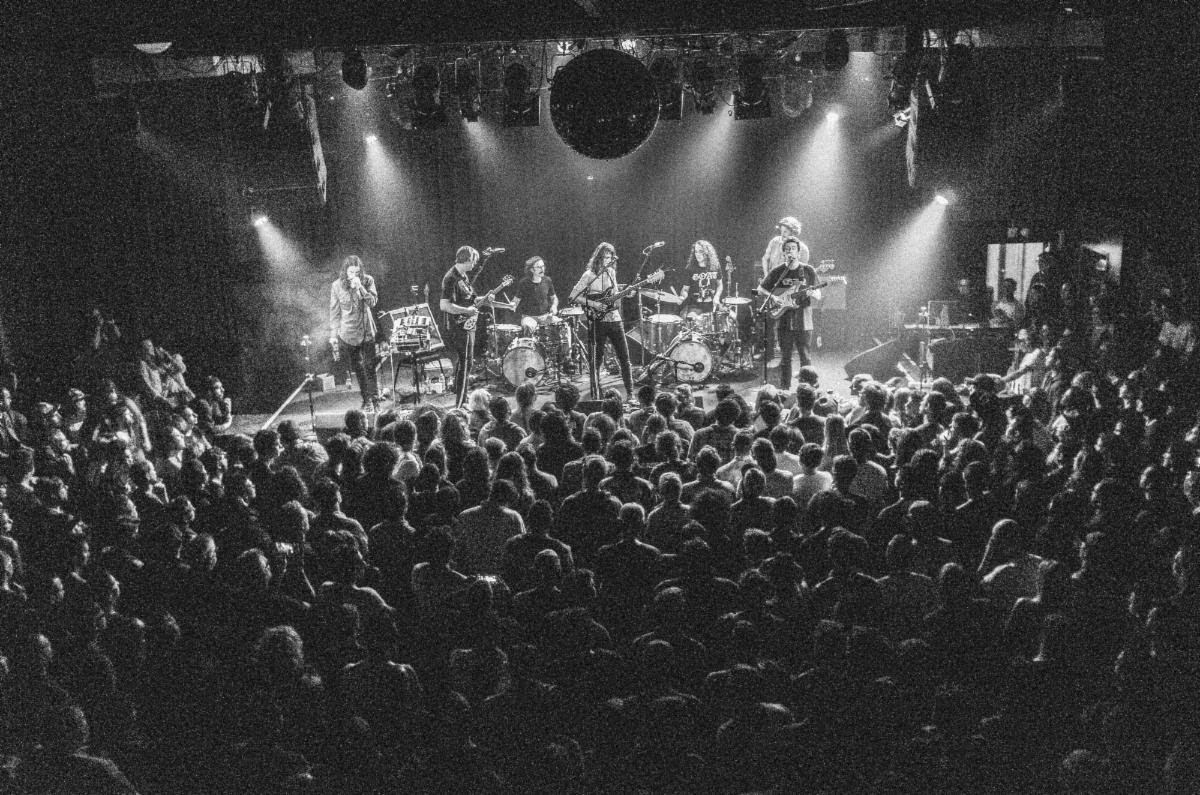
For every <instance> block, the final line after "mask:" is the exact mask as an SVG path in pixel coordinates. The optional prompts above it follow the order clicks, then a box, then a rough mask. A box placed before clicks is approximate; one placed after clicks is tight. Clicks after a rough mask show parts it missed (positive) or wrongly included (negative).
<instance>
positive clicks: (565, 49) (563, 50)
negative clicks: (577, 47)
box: [558, 41, 571, 55]
mask: <svg viewBox="0 0 1200 795" xmlns="http://www.w3.org/2000/svg"><path fill="white" fill-rule="evenodd" d="M558 54H559V55H570V54H571V42H569V41H560V42H559V43H558Z"/></svg>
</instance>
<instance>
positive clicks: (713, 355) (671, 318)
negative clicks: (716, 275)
mask: <svg viewBox="0 0 1200 795" xmlns="http://www.w3.org/2000/svg"><path fill="white" fill-rule="evenodd" d="M642 297H643V298H645V299H648V300H650V301H653V302H654V303H655V309H656V310H657V311H655V312H653V313H650V314H648V315H647V316H646V317H644V318H643V319H642V340H643V341H644V345H643V347H644V348H645V349H646V351H647V352H648V353H652V354H653V355H654V359H653V361H651V362H650V363H649V364H647V365H645V367H644V368H643V370H642V374H641V376H640V378H639V380H652V379H656V378H657V379H664V378H665V379H667V380H670V379H674V380H675V381H680V382H683V383H688V384H698V383H702V382H704V381H707V380H709V379H710V378H712V377H713V376H714V375H716V374H717V373H720V372H732V371H739V370H746V369H750V368H751V366H752V364H751V351H750V347H749V346H748V345H745V344H743V341H742V339H741V332H740V330H739V323H738V312H739V311H740V310H741V308H742V307H743V306H749V305H750V299H749V298H742V297H740V296H737V295H732V296H728V297H725V298H722V299H721V301H720V303H719V304H717V306H716V307H714V308H713V309H712V310H710V311H704V310H703V309H694V310H691V311H689V312H688V313H687V314H686V315H676V314H671V313H664V312H663V311H662V305H663V304H668V305H673V306H679V305H681V304H682V303H683V301H684V298H683V297H682V296H679V295H676V294H675V293H672V292H666V291H664V290H643V291H642Z"/></svg>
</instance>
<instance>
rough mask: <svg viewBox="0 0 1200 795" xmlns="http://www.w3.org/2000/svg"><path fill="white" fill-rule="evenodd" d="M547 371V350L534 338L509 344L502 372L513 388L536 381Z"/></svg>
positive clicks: (501, 368) (524, 338)
mask: <svg viewBox="0 0 1200 795" xmlns="http://www.w3.org/2000/svg"><path fill="white" fill-rule="evenodd" d="M545 370H546V349H545V348H543V347H542V344H541V343H540V342H538V341H537V340H535V339H533V338H532V337H519V338H517V339H515V340H513V341H512V342H511V343H509V346H508V350H506V351H505V352H504V359H503V360H502V361H501V362H500V372H501V373H503V374H504V379H505V380H506V381H508V383H510V384H512V385H513V386H520V385H521V384H523V383H525V382H526V381H533V380H536V379H537V378H538V377H539V376H541V374H542V373H543V372H544V371H545Z"/></svg>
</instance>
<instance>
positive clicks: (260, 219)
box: [250, 213, 269, 227]
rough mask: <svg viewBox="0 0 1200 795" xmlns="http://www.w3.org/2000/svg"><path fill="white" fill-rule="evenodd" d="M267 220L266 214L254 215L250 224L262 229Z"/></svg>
mask: <svg viewBox="0 0 1200 795" xmlns="http://www.w3.org/2000/svg"><path fill="white" fill-rule="evenodd" d="M268 220H269V219H268V218H267V214H266V213H255V214H254V216H253V217H252V218H251V219H250V222H251V223H252V224H254V225H255V226H257V227H263V226H266V225H267V221H268Z"/></svg>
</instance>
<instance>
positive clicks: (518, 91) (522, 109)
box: [504, 61, 574, 127]
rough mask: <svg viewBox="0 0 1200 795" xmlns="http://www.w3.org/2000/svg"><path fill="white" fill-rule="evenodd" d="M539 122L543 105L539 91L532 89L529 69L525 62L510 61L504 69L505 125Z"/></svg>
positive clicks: (532, 125) (512, 125)
mask: <svg viewBox="0 0 1200 795" xmlns="http://www.w3.org/2000/svg"><path fill="white" fill-rule="evenodd" d="M572 63H574V61H572ZM539 123H541V107H540V103H539V102H538V94H537V92H536V91H530V78H529V70H528V69H526V68H525V65H524V64H521V63H510V64H509V65H508V66H507V67H505V69H504V126H505V127H536V126H538V124H539Z"/></svg>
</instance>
